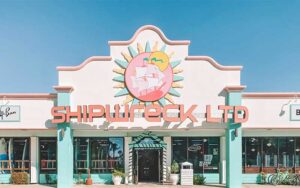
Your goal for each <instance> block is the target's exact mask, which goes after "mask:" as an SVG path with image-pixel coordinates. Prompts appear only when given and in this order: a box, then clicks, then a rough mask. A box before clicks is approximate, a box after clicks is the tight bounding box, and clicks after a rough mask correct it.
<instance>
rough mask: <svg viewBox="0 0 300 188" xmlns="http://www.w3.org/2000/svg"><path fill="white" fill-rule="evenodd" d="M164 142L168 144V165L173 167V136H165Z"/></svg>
mask: <svg viewBox="0 0 300 188" xmlns="http://www.w3.org/2000/svg"><path fill="white" fill-rule="evenodd" d="M164 142H165V143H166V144H167V166H168V167H171V163H172V139H171V137H170V136H165V137H164Z"/></svg>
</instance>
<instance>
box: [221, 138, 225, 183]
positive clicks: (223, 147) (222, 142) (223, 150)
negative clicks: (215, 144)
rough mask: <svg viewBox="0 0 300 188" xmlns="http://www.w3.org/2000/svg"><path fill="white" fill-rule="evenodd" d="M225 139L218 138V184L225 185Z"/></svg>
mask: <svg viewBox="0 0 300 188" xmlns="http://www.w3.org/2000/svg"><path fill="white" fill-rule="evenodd" d="M225 139H226V137H225V136H222V137H220V167H221V168H220V183H221V184H226V140H225Z"/></svg>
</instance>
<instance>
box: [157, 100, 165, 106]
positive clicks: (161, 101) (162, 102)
mask: <svg viewBox="0 0 300 188" xmlns="http://www.w3.org/2000/svg"><path fill="white" fill-rule="evenodd" d="M158 103H159V104H160V105H161V106H165V105H166V99H165V98H161V99H159V101H158Z"/></svg>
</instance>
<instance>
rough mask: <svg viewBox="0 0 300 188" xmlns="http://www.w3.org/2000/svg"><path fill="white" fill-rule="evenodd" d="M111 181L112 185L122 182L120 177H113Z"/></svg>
mask: <svg viewBox="0 0 300 188" xmlns="http://www.w3.org/2000/svg"><path fill="white" fill-rule="evenodd" d="M112 180H113V182H114V185H120V184H121V181H122V177H121V176H113V177H112Z"/></svg>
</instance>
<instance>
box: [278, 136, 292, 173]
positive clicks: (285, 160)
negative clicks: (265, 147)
mask: <svg viewBox="0 0 300 188" xmlns="http://www.w3.org/2000/svg"><path fill="white" fill-rule="evenodd" d="M294 145H295V139H294V138H292V137H287V138H279V139H278V146H279V161H278V166H279V167H293V166H294V164H293V157H294Z"/></svg>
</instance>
